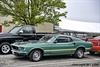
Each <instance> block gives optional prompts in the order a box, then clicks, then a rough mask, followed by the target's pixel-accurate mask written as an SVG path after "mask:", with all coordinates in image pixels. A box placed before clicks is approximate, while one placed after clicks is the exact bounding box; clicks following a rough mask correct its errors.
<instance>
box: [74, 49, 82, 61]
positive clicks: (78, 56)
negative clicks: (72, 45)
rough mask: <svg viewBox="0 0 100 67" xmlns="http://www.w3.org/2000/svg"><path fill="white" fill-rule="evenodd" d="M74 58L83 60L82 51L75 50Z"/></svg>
mask: <svg viewBox="0 0 100 67" xmlns="http://www.w3.org/2000/svg"><path fill="white" fill-rule="evenodd" d="M75 57H77V58H79V59H80V58H83V57H84V50H83V49H78V50H76V52H75Z"/></svg>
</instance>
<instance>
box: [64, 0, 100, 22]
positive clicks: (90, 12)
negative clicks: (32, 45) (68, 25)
mask: <svg viewBox="0 0 100 67" xmlns="http://www.w3.org/2000/svg"><path fill="white" fill-rule="evenodd" d="M66 3H67V11H68V14H67V18H68V19H72V20H79V21H86V22H100V0H66Z"/></svg>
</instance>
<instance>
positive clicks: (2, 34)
mask: <svg viewBox="0 0 100 67" xmlns="http://www.w3.org/2000/svg"><path fill="white" fill-rule="evenodd" d="M11 35H12V34H11V33H0V37H4V36H11Z"/></svg>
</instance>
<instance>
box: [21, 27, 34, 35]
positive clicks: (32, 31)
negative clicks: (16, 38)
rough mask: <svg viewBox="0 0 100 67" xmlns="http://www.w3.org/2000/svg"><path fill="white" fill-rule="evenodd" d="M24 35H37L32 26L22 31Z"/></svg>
mask: <svg viewBox="0 0 100 67" xmlns="http://www.w3.org/2000/svg"><path fill="white" fill-rule="evenodd" d="M21 31H22V32H23V34H32V33H35V29H34V28H33V27H32V26H25V27H23V28H22V29H21Z"/></svg>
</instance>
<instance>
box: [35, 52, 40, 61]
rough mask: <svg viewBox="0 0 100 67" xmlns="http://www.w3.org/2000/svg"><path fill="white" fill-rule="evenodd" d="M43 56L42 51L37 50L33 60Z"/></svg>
mask: <svg viewBox="0 0 100 67" xmlns="http://www.w3.org/2000/svg"><path fill="white" fill-rule="evenodd" d="M40 58H41V52H40V51H35V52H34V53H33V60H35V61H38V60H40Z"/></svg>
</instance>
